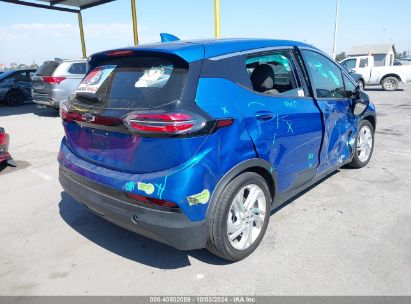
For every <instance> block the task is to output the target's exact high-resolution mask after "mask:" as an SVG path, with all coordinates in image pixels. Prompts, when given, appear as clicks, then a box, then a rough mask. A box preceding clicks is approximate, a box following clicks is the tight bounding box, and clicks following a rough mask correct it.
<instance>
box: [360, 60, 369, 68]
mask: <svg viewBox="0 0 411 304" xmlns="http://www.w3.org/2000/svg"><path fill="white" fill-rule="evenodd" d="M366 67H368V58H363V59H361V60H360V68H366Z"/></svg>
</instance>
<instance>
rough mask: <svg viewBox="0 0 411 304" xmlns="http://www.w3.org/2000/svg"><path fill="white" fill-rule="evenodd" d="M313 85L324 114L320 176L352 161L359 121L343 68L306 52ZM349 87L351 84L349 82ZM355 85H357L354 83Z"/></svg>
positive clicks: (305, 57) (305, 50)
mask: <svg viewBox="0 0 411 304" xmlns="http://www.w3.org/2000/svg"><path fill="white" fill-rule="evenodd" d="M301 53H302V55H303V58H304V62H305V65H306V68H307V70H308V74H309V76H310V80H311V85H312V87H313V92H314V95H315V98H316V101H317V104H318V106H319V108H320V109H321V111H322V113H323V122H324V137H323V143H322V147H321V153H320V165H319V167H318V169H317V171H318V173H319V174H320V173H322V172H323V171H325V170H327V169H332V168H335V167H337V166H339V165H340V164H341V163H342V162H344V161H345V160H346V159H348V158H349V157H350V155H351V153H352V148H353V144H354V140H355V135H356V133H357V124H358V122H357V120H358V118H357V117H356V116H355V115H354V114H353V112H352V107H351V104H352V100H351V96H350V94H347V91H349V89H348V88H347V89H346V88H345V85H344V79H343V78H346V82H347V81H350V82H351V80H349V78H348V77H347V76H346V75H344V74H343V73H342V70H341V69H340V67H339V66H338V65H337V64H335V63H334V62H333V61H332V60H330V59H329V58H327V57H326V56H324V55H322V54H320V53H318V52H316V51H313V50H307V49H302V50H301ZM347 85H349V83H347ZM351 85H352V86H354V85H353V84H352V83H351Z"/></svg>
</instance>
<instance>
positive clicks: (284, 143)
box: [196, 78, 322, 192]
mask: <svg viewBox="0 0 411 304" xmlns="http://www.w3.org/2000/svg"><path fill="white" fill-rule="evenodd" d="M197 96H200V97H199V98H198V99H197V100H196V102H197V104H198V105H199V106H200V107H201V108H203V109H204V110H205V111H207V112H208V113H209V114H210V115H211V116H213V117H215V118H222V117H233V118H236V119H237V120H239V121H241V123H242V124H244V125H245V126H246V128H247V132H248V133H249V136H250V137H251V138H252V140H253V142H254V144H255V147H256V150H257V154H258V156H259V157H260V158H262V159H265V160H267V161H269V162H270V163H271V164H272V166H273V168H272V170H275V171H276V173H277V176H278V179H279V190H280V192H285V191H287V190H289V189H290V188H291V187H292V186H293V184H294V183H295V182H298V179H299V178H300V176H302V175H303V174H304V173H305V172H307V171H313V173H314V174H315V172H314V168H315V167H316V166H317V165H318V163H319V151H320V145H321V137H322V121H321V115H320V112H319V110H318V108H317V106H316V105H315V103H314V101H313V99H311V98H278V97H277V98H275V97H271V96H265V95H262V94H255V93H253V92H251V91H249V90H247V89H245V88H243V87H241V86H239V85H237V84H234V83H233V82H231V81H229V80H225V79H217V78H203V79H200V81H199V87H198V94H197ZM258 111H270V112H272V113H273V118H272V119H271V120H268V121H260V120H257V119H256V118H255V117H254V114H255V113H256V112H258ZM243 136H245V133H243ZM232 155H233V153H231V154H230V156H232Z"/></svg>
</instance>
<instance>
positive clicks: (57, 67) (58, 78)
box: [32, 59, 87, 109]
mask: <svg viewBox="0 0 411 304" xmlns="http://www.w3.org/2000/svg"><path fill="white" fill-rule="evenodd" d="M86 71H87V61H86V60H85V59H77V60H63V61H62V62H59V61H47V62H45V63H44V64H43V65H42V66H41V67H40V68H39V69H38V70H37V72H36V73H35V74H34V76H33V92H32V95H33V101H34V102H35V103H36V104H39V105H42V106H47V107H54V108H56V109H58V108H59V107H60V103H61V102H63V101H65V100H67V98H69V97H70V95H71V94H72V93H73V92H74V90H75V89H76V88H77V86H78V85H79V83H80V82H81V80H82V79H83V78H84V75H85V74H86Z"/></svg>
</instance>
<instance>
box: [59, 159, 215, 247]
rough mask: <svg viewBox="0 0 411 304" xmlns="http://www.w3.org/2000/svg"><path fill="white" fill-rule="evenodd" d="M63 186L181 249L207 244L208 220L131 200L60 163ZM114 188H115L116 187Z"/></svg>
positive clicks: (118, 220)
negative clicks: (196, 219)
mask: <svg viewBox="0 0 411 304" xmlns="http://www.w3.org/2000/svg"><path fill="white" fill-rule="evenodd" d="M59 180H60V183H61V185H62V186H63V189H64V190H65V191H66V192H67V193H69V194H70V195H71V196H72V197H73V198H75V199H76V200H77V201H79V202H81V203H82V204H83V205H85V206H86V207H87V208H89V209H90V210H91V211H93V212H94V213H96V214H97V215H99V216H101V217H103V218H105V219H106V220H108V221H110V222H112V223H114V224H116V225H118V226H121V227H123V228H125V229H128V230H131V231H133V232H136V233H138V234H140V235H143V236H146V237H148V238H151V239H154V240H157V241H160V242H162V243H165V244H168V245H170V246H172V247H175V248H177V249H180V250H190V249H199V248H204V247H205V243H206V238H207V227H206V224H205V221H200V222H192V221H190V220H189V219H188V218H187V217H186V216H185V215H184V214H183V213H181V212H173V211H163V210H157V209H152V208H147V207H142V206H139V205H134V204H131V203H128V202H126V201H124V200H122V199H121V197H119V196H118V195H116V194H114V193H113V194H110V193H109V192H108V191H106V190H107V187H105V186H104V185H102V184H98V183H96V182H94V181H92V180H90V179H87V178H85V177H83V176H79V175H78V174H76V173H74V172H72V171H71V170H68V169H67V168H65V167H62V166H60V174H59ZM113 191H115V190H113Z"/></svg>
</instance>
